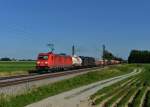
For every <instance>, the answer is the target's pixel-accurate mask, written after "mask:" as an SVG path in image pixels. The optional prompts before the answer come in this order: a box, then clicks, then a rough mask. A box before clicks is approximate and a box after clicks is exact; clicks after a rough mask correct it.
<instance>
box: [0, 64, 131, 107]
mask: <svg viewBox="0 0 150 107" xmlns="http://www.w3.org/2000/svg"><path fill="white" fill-rule="evenodd" d="M133 69H134V67H133V66H132V65H121V66H113V67H109V68H107V69H104V70H102V71H101V70H96V71H95V72H89V73H87V74H83V75H80V76H76V77H74V78H71V79H67V80H63V81H60V82H56V83H53V84H50V85H46V86H42V87H39V88H36V89H33V90H30V91H29V92H27V93H26V94H23V95H18V96H5V95H1V98H0V102H1V103H0V107H23V106H25V105H28V104H31V103H33V102H36V101H39V100H41V99H44V98H47V97H49V96H53V95H56V94H59V93H61V92H65V91H68V90H71V89H74V88H77V87H80V86H84V85H87V84H90V83H93V82H96V81H100V80H103V79H106V78H110V77H114V76H117V75H122V74H125V73H129V72H131V71H133Z"/></svg>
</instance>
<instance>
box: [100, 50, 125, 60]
mask: <svg viewBox="0 0 150 107" xmlns="http://www.w3.org/2000/svg"><path fill="white" fill-rule="evenodd" d="M102 57H103V59H105V60H118V61H124V59H122V58H120V57H117V56H115V55H113V54H112V53H111V52H109V51H108V50H105V51H104V54H103V56H102Z"/></svg>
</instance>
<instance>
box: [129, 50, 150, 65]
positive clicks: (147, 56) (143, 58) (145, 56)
mask: <svg viewBox="0 0 150 107" xmlns="http://www.w3.org/2000/svg"><path fill="white" fill-rule="evenodd" d="M128 63H150V51H147V50H132V51H131V52H130V55H129V57H128Z"/></svg>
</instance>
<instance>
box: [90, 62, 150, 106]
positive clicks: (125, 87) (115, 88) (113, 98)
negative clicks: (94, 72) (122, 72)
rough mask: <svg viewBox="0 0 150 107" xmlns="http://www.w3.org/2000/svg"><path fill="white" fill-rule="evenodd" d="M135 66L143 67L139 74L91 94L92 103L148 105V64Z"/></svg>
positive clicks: (149, 86) (149, 70)
mask: <svg viewBox="0 0 150 107" xmlns="http://www.w3.org/2000/svg"><path fill="white" fill-rule="evenodd" d="M137 67H140V68H142V69H143V71H142V72H141V73H140V74H138V75H136V76H133V77H131V78H128V79H126V80H123V81H121V82H118V83H116V84H113V85H111V86H108V87H105V88H103V89H102V90H99V91H98V92H97V93H95V94H94V95H92V96H91V100H92V102H93V105H98V106H106V107H111V106H115V107H127V106H128V107H150V103H149V102H150V99H149V96H150V65H149V64H145V65H138V66H137ZM102 95H103V96H102ZM102 104H103V105H102Z"/></svg>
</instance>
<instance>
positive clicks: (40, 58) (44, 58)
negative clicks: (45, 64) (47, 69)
mask: <svg viewBox="0 0 150 107" xmlns="http://www.w3.org/2000/svg"><path fill="white" fill-rule="evenodd" d="M38 59H39V60H48V56H47V55H41V56H39V57H38Z"/></svg>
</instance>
